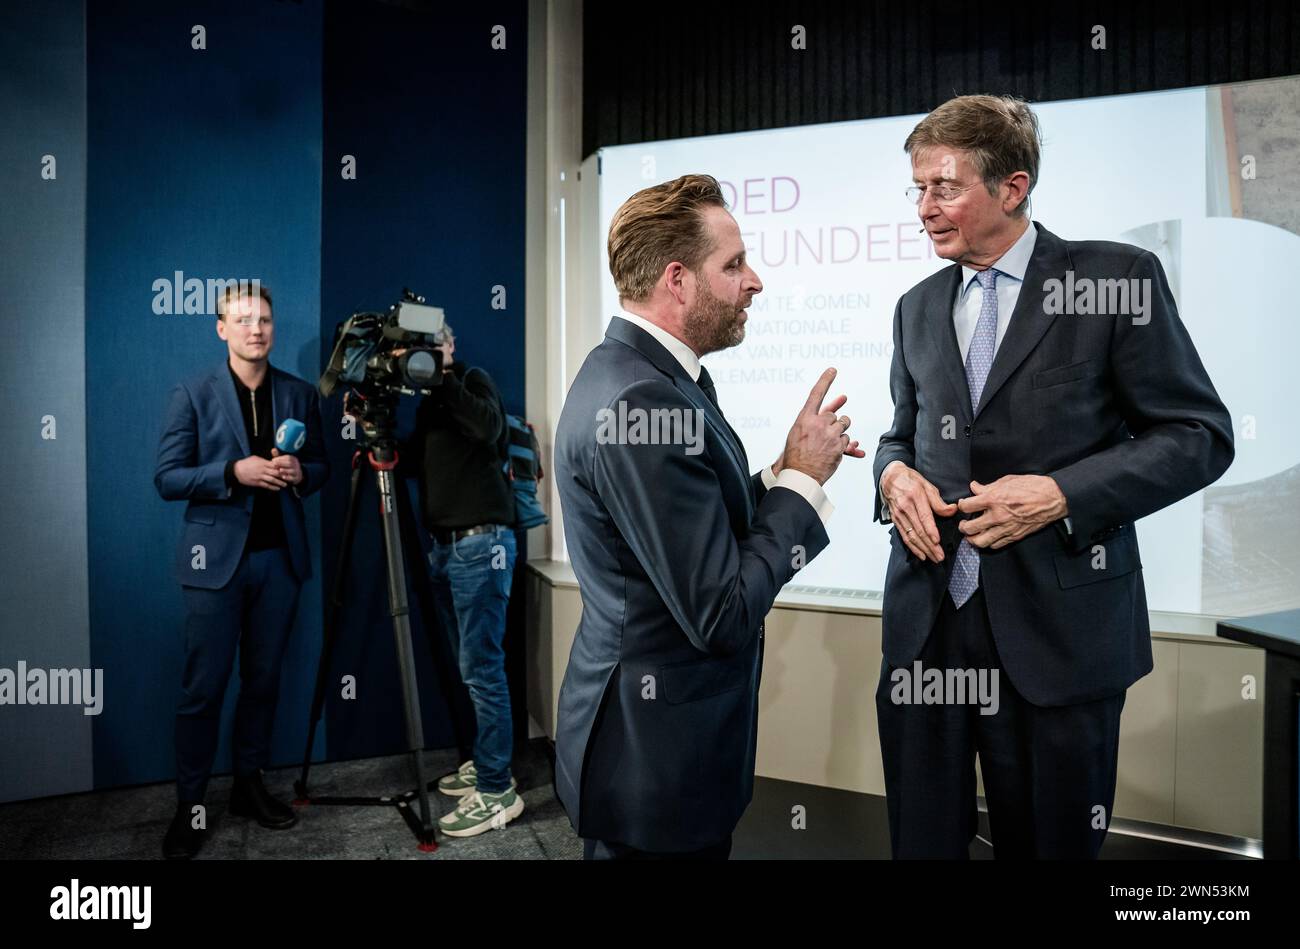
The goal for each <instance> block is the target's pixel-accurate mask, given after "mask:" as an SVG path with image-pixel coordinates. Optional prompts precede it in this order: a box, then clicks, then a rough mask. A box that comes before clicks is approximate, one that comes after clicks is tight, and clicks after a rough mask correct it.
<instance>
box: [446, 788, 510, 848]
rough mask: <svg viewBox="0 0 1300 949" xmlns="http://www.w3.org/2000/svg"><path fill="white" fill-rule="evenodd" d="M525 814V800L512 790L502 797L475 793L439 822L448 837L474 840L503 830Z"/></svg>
mask: <svg viewBox="0 0 1300 949" xmlns="http://www.w3.org/2000/svg"><path fill="white" fill-rule="evenodd" d="M523 812H524V799H523V798H522V797H520V796H519V795H518V794H517V793H516V792H515V789H514V788H513V787H511V788H509V789H508V790H505V791H502V792H501V793H500V794H485V793H484V792H482V791H478V790H475V791H472V792H470V793H469V794H466V795H465V796H464V797H462V798H461V801H460V803H459V804H457V805H456V809H455V810H454V811H452V812H451V813H450V814H448V815H447V816H446V817H443V818H441V819H440V820H439V821H438V826H439V827H440V828H441V829H442V832H443V833H444V834H446V835H447V836H448V837H474V836H476V835H478V834H481V833H483V832H484V831H488V830H501V829H502V828H504V827H505V826H506V824H508V823H510V822H511V821H512V820H514V819H515V818H516V817H518V816H519V815H520V814H522V813H523Z"/></svg>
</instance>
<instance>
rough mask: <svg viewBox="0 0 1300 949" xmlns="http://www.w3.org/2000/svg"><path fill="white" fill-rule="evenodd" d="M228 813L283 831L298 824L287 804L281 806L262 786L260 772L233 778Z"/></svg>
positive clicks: (296, 816) (295, 816) (295, 815)
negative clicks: (233, 784)
mask: <svg viewBox="0 0 1300 949" xmlns="http://www.w3.org/2000/svg"><path fill="white" fill-rule="evenodd" d="M230 813H232V814H234V815H235V816H236V817H254V818H256V819H257V822H258V823H259V824H261V825H262V826H263V827H269V828H271V829H272V830H284V829H285V828H287V827H292V826H293V825H294V824H296V823H298V815H297V814H295V813H294V812H293V808H292V807H290V806H289V805H288V804H281V803H280V802H279V801H277V800H276V799H275V798H273V797H271V795H270V794H269V793H268V792H267V790H266V788H265V787H264V786H263V785H262V772H260V771H254V772H253V773H252V774H250V775H248V776H247V777H242V778H241V777H239V776H238V775H236V776H235V786H234V787H233V788H232V789H231V791H230Z"/></svg>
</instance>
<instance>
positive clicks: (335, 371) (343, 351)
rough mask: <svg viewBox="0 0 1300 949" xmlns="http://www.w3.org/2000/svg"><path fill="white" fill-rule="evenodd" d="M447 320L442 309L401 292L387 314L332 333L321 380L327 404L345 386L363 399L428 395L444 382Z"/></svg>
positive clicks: (366, 315)
mask: <svg viewBox="0 0 1300 949" xmlns="http://www.w3.org/2000/svg"><path fill="white" fill-rule="evenodd" d="M445 339H446V319H445V317H444V315H443V311H442V309H441V308H440V307H436V306H427V305H426V304H425V302H424V297H421V296H416V295H415V294H414V293H412V292H411V291H410V290H405V289H404V290H403V291H402V300H401V302H400V303H394V304H393V305H392V306H391V307H389V308H388V312H387V313H373V312H362V313H353V314H352V315H351V316H350V317H348V318H347V319H346V320H344V321H343V322H342V323H340V324H339V325H338V327H337V328H336V329H335V330H334V352H333V353H331V354H330V361H329V364H328V366H326V369H325V372H324V374H323V375H322V376H321V377H320V384H319V389H320V393H321V395H323V396H325V397H326V398H329V397H330V396H331V395H333V394H334V391H335V390H336V389H337V388H338V385H339V382H340V381H342V382H345V383H348V384H350V385H351V386H352V387H353V388H355V389H356V390H357V391H358V393H359V394H360V395H361V396H362V397H363V398H371V397H372V396H374V395H377V394H379V393H389V394H391V395H397V394H399V393H400V394H402V395H428V394H429V392H430V391H431V388H432V387H433V386H436V385H439V384H440V383H441V382H442V350H440V349H438V347H439V346H440V345H441V344H442V343H443V342H444V341H445Z"/></svg>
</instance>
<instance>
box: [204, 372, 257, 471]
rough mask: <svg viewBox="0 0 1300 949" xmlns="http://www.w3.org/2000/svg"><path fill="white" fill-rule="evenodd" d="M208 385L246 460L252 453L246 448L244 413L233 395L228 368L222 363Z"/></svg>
mask: <svg viewBox="0 0 1300 949" xmlns="http://www.w3.org/2000/svg"><path fill="white" fill-rule="evenodd" d="M208 384H209V385H210V386H212V389H213V392H214V393H215V394H216V398H217V404H219V405H220V406H221V411H222V412H223V413H225V416H226V421H227V422H228V423H229V424H230V427H231V429H233V430H234V432H235V437H236V438H237V439H239V449H240V451H242V452H243V453H244V457H245V458H247V457H248V456H249V455H251V454H252V453H253V452H252V450H251V449H250V448H249V447H248V432H246V431H245V430H244V413H243V411H242V410H241V409H240V407H239V397H238V396H237V395H236V394H235V380H234V379H232V378H230V367H229V366H227V365H226V364H225V363H222V364H221V368H220V369H218V370H217V371H216V372H214V373H213V374H212V378H211V379H210V380H209V382H208Z"/></svg>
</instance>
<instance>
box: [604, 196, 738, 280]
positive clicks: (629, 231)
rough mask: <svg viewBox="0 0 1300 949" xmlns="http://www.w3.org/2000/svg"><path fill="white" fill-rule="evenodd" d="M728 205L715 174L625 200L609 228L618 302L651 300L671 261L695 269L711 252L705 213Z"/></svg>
mask: <svg viewBox="0 0 1300 949" xmlns="http://www.w3.org/2000/svg"><path fill="white" fill-rule="evenodd" d="M726 206H727V202H726V199H725V198H723V196H722V189H721V188H720V187H719V186H718V182H717V179H716V178H714V177H713V176H712V175H682V176H681V177H680V178H676V179H674V180H673V181H667V182H664V183H663V184H661V185H655V186H654V187H652V188H645V189H643V190H641V191H638V192H637V193H636V194H634V195H632V197H630V198H628V199H627V200H626V201H624V202H623V206H622V207H620V208H619V209H618V211H617V212H616V213H615V214H614V219H613V221H611V222H610V225H609V272H610V274H611V275H612V276H613V278H614V286H616V287H617V288H618V296H619V299H620V300H632V301H634V302H641V301H644V300H646V299H647V298H649V296H650V292H651V291H652V290H653V289H654V286H655V284H656V283H658V282H659V277H660V275H662V274H663V272H664V268H665V267H667V266H668V265H669V264H670V263H672V262H673V261H678V262H680V263H681V265H682V266H683V267H686V268H687V269H688V270H695V269H697V268H698V267H699V265H700V264H701V263H702V262H703V261H704V258H705V257H707V256H708V255H709V253H710V251H712V250H713V239H712V237H711V236H710V235H709V232H708V230H707V229H706V228H705V225H704V215H703V212H704V209H705V208H710V207H719V208H725V207H726Z"/></svg>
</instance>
